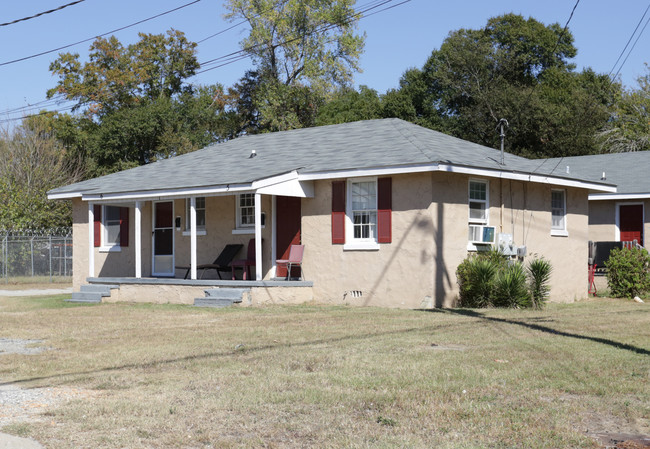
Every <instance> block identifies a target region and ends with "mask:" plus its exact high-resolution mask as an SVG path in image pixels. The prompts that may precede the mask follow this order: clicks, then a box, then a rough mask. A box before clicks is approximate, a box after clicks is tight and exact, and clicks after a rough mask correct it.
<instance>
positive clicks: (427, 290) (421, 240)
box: [73, 172, 588, 308]
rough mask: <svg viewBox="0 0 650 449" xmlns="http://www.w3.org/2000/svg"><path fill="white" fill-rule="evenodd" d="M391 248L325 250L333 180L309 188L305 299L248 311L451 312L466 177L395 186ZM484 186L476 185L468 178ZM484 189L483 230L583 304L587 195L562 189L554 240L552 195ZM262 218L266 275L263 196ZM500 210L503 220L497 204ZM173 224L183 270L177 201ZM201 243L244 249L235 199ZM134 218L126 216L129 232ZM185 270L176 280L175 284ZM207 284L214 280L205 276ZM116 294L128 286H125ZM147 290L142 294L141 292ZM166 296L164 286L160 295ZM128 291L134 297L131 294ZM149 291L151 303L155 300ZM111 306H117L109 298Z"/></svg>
mask: <svg viewBox="0 0 650 449" xmlns="http://www.w3.org/2000/svg"><path fill="white" fill-rule="evenodd" d="M392 179H393V184H392V192H393V193H392V204H393V212H392V243H390V244H380V248H379V250H374V251H358V250H357V251H346V250H344V249H343V245H332V243H331V181H330V180H323V181H315V183H314V189H315V196H314V198H304V199H302V204H301V207H302V243H303V244H304V245H305V247H306V249H305V256H304V264H303V272H304V277H305V279H307V280H309V281H313V283H314V287H313V294H312V293H311V292H312V290H311V289H308V290H309V293H306V292H305V290H300V291H296V292H288V291H287V292H284V293H283V294H286V295H287V296H286V297H282V296H277V294H276V293H277V291H274V293H273V294H270V293H263V292H257V293H256V294H255V295H256V296H255V295H253V296H255V298H254V299H253V300H252V303H253V304H264V303H295V302H301V301H310V300H312V299H313V300H315V301H316V302H320V303H330V304H353V305H376V306H387V307H404V308H430V307H442V306H452V305H453V304H454V301H455V299H456V297H457V289H458V287H457V284H456V275H455V271H456V267H457V266H458V264H459V263H460V262H462V260H463V259H464V258H465V257H466V256H467V254H468V244H467V232H468V205H467V203H468V181H469V179H470V177H469V176H467V175H461V174H453V173H443V172H434V173H417V174H409V175H396V176H393V177H392ZM475 179H481V178H475ZM487 180H488V181H489V203H490V208H489V224H490V225H491V226H495V227H496V229H497V232H499V231H501V232H506V233H511V234H512V235H513V237H514V242H515V244H517V245H519V246H521V245H525V246H526V247H527V249H528V254H529V256H528V258H530V257H532V256H533V255H535V254H537V255H543V256H544V257H546V258H547V259H549V260H550V261H551V263H552V264H553V268H554V271H553V276H552V286H551V287H552V289H551V300H553V301H563V302H567V301H573V300H575V299H580V298H584V297H586V295H587V269H586V263H587V240H588V231H587V228H588V218H587V191H585V190H583V189H575V188H569V189H566V192H567V226H568V236H565V237H560V236H552V235H551V233H550V227H551V212H550V202H551V188H552V186H550V185H546V184H533V183H525V182H517V181H503V182H501V181H500V180H499V179H487ZM262 198H263V203H262V210H263V212H265V214H266V226H265V228H264V229H263V239H264V243H263V251H262V252H263V273H264V277H265V278H268V277H269V276H270V272H269V269H270V267H271V266H272V260H271V237H272V233H271V232H272V229H271V204H272V203H271V201H272V198H271V197H269V196H263V197H262ZM502 202H503V205H504V207H503V215H502V212H501V211H502V208H501V203H502ZM174 203H175V204H174V207H175V210H174V216H180V217H182V219H181V221H182V225H181V228H182V229H181V230H180V231H175V232H174V238H175V251H176V262H175V265H189V252H190V241H189V236H183V235H182V233H183V229H184V228H185V205H184V200H176V201H175V202H174ZM73 205H74V214H73V218H74V236H73V241H74V245H75V247H74V250H75V258H74V278H73V280H74V286H75V288H76V289H78V288H79V286H80V285H81V284H82V283H84V281H85V278H86V277H87V272H88V269H87V254H88V224H87V216H88V209H87V205H86V204H85V203H82V202H81V201H80V200H74V203H73ZM151 210H152V208H151V203H150V202H147V203H145V207H144V211H143V214H142V234H143V238H142V248H143V250H142V254H143V257H142V261H143V271H142V274H143V276H150V275H151V229H152V228H151V218H152V217H151V215H152V214H151ZM206 210H207V217H206V222H207V234H206V235H204V236H198V237H197V261H198V263H199V264H201V263H210V262H212V261H213V260H214V259H215V258H216V256H217V255H218V254H219V252H220V251H221V249H222V248H223V246H224V245H226V244H228V243H238V242H239V243H242V244H244V249H243V250H242V252H241V253H240V255H239V257H245V247H246V244H247V242H248V240H249V239H250V238H252V237H253V235H252V234H243V235H242V234H233V232H232V231H233V229H234V227H235V197H234V196H221V197H208V198H207V199H206ZM133 214H134V212H133V209H131V211H130V219H131V233H133V228H134V227H133V222H134V217H133ZM129 241H130V245H129V248H127V249H125V250H124V251H122V252H120V253H108V254H106V253H99V251H98V250H97V249H95V266H96V270H95V273H96V274H95V275H96V276H101V277H107V276H129V277H132V276H133V275H134V272H135V268H134V254H133V248H134V243H135V238H134V236H133V235H130V239H129ZM183 275H184V271H180V270H179V271H177V272H176V276H177V277H182V276H183ZM211 276H214V273H212V274H211ZM122 288H123V289H124V288H126V286H123V287H122ZM147 288H149V286H148V287H147ZM161 288H168V287H161ZM131 290H133V291H131ZM191 290H192V289H189V290H188V292H187V293H183V294H181V293H178V292H176V290H174V291H172V290H169V292H167V290H166V291H165V292H166V294H167V293H168V294H169V297H171V298H175V299H173V302H181V303H191V302H192V301H193V299H194V297H198V296H203V295H202V289H200V288H199V290H201V291H200V292H199V294H198V295H197V294H196V292H193V291H191ZM134 292H135V289H133V288H126V290H124V291H122V289H121V291H120V293H119V295H118V296H116V297H115V298H114V299H113V300H128V301H132V300H136V299H135V296H137V295H136V293H134ZM165 292H157V291H155V289H153V288H152V293H151V295H144V296H143V295H140V296H139V298H140V300H142V299H143V298H149V297H150V298H151V300H152V301H154V300H155V301H159V300H160V299H159V298H160V294H161V293H165ZM116 298H117V299H116ZM164 301H167V300H164Z"/></svg>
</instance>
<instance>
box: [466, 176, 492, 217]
mask: <svg viewBox="0 0 650 449" xmlns="http://www.w3.org/2000/svg"><path fill="white" fill-rule="evenodd" d="M487 187H488V183H487V181H472V180H470V182H469V222H470V224H487V223H488V189H487Z"/></svg>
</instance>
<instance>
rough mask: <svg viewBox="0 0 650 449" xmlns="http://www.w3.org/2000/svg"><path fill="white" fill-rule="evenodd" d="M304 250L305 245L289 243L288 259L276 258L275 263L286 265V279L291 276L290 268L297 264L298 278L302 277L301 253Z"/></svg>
mask: <svg viewBox="0 0 650 449" xmlns="http://www.w3.org/2000/svg"><path fill="white" fill-rule="evenodd" d="M304 252H305V245H291V248H290V249H289V258H288V259H278V260H276V261H275V264H276V265H286V267H287V281H288V280H289V279H290V278H291V268H292V267H294V266H298V268H300V275H299V279H302V255H303V253H304Z"/></svg>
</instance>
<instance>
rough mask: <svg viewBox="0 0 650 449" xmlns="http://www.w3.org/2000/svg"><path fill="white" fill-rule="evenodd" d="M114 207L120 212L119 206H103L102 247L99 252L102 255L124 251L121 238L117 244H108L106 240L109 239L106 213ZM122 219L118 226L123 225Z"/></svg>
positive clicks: (119, 220)
mask: <svg viewBox="0 0 650 449" xmlns="http://www.w3.org/2000/svg"><path fill="white" fill-rule="evenodd" d="M109 207H112V208H115V209H117V210H118V211H119V210H120V207H119V206H111V205H107V204H102V220H101V224H102V225H101V226H100V233H101V235H100V242H101V245H100V247H99V251H100V252H102V253H108V252H120V251H122V247H121V246H120V242H119V238H118V241H117V243H116V242H107V241H106V238H107V237H108V223H107V222H108V221H109V220H108V214H107V213H106V209H107V208H109ZM112 221H115V220H112ZM121 221H122V220H121V219H118V220H117V222H118V226H120V225H121Z"/></svg>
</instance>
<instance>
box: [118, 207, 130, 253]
mask: <svg viewBox="0 0 650 449" xmlns="http://www.w3.org/2000/svg"><path fill="white" fill-rule="evenodd" d="M120 246H124V247H126V246H129V208H128V207H120Z"/></svg>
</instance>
